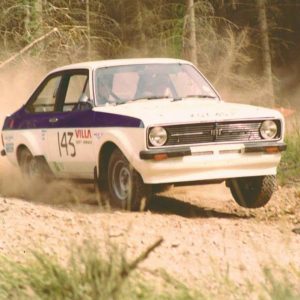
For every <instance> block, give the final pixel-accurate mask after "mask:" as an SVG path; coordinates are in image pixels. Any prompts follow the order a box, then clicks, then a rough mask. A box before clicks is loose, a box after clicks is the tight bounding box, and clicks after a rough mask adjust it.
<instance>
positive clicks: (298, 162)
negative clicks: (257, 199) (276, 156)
mask: <svg viewBox="0 0 300 300" xmlns="http://www.w3.org/2000/svg"><path fill="white" fill-rule="evenodd" d="M285 142H286V144H287V150H286V151H285V152H283V153H282V158H281V162H280V164H279V167H278V180H279V183H280V184H281V185H285V184H291V183H299V182H300V132H298V131H294V132H293V133H289V134H288V135H287V136H286V139H285Z"/></svg>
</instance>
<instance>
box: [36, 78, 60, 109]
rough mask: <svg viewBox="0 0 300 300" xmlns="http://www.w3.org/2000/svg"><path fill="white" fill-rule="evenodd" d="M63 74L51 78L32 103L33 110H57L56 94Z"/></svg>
mask: <svg viewBox="0 0 300 300" xmlns="http://www.w3.org/2000/svg"><path fill="white" fill-rule="evenodd" d="M61 78H62V76H61V75H59V76H55V77H52V78H50V79H49V80H48V81H47V82H46V84H45V85H44V87H43V88H42V90H41V91H40V92H39V94H38V95H37V96H36V99H35V100H34V102H33V103H32V104H31V110H32V112H35V113H37V112H53V111H54V110H55V103H56V96H57V91H58V87H59V84H60V81H61Z"/></svg>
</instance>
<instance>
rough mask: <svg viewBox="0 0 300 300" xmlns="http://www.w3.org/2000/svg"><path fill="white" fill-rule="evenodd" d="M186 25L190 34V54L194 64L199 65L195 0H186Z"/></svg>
mask: <svg viewBox="0 0 300 300" xmlns="http://www.w3.org/2000/svg"><path fill="white" fill-rule="evenodd" d="M186 7H187V10H186V25H187V33H188V34H187V35H188V43H187V47H188V49H187V50H188V51H187V52H188V56H189V59H190V60H191V61H192V63H193V64H195V65H197V63H198V60H197V39H196V19H195V5H194V0H186Z"/></svg>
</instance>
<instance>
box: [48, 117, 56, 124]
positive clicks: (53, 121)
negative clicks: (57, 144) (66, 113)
mask: <svg viewBox="0 0 300 300" xmlns="http://www.w3.org/2000/svg"><path fill="white" fill-rule="evenodd" d="M57 121H58V118H55V117H54V118H50V119H49V123H56V122H57Z"/></svg>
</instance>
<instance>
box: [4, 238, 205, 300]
mask: <svg viewBox="0 0 300 300" xmlns="http://www.w3.org/2000/svg"><path fill="white" fill-rule="evenodd" d="M160 242H161V241H160V240H159V241H158V242H157V243H155V244H154V245H152V246H151V247H149V248H148V249H146V251H145V252H143V253H142V254H141V255H140V256H138V257H137V258H136V259H135V260H133V261H132V262H128V261H127V260H126V258H125V257H124V255H123V254H122V253H120V251H119V250H118V249H117V248H116V247H114V246H112V245H109V247H108V248H109V251H107V253H106V255H103V254H101V253H100V251H99V248H98V247H97V246H96V245H94V244H93V243H88V244H87V245H86V246H83V247H76V248H75V249H76V250H74V251H72V254H71V257H70V260H69V261H68V262H67V263H65V262H62V261H59V259H58V257H57V256H49V255H47V254H46V253H44V252H33V259H32V260H31V261H26V262H24V263H20V262H14V261H12V260H8V259H5V258H3V257H2V258H1V259H0V299H1V300H2V299H64V300H65V299H72V300H76V299H78V300H82V299H105V300H107V299H122V300H123V299H124V300H126V299H128V300H129V299H130V300H134V299H195V297H196V299H202V296H201V295H200V294H198V295H195V294H192V293H191V292H190V291H189V289H188V288H187V287H186V286H185V285H183V284H180V285H179V284H177V283H176V282H175V280H174V281H173V282H172V281H170V280H169V281H168V282H167V281H164V282H165V283H166V284H167V285H171V286H172V288H171V289H170V288H164V290H163V291H162V292H159V291H158V290H157V289H155V288H153V286H152V284H151V283H149V281H148V280H147V279H146V278H142V277H141V276H140V275H139V273H138V272H137V271H136V268H137V266H138V264H139V263H140V262H142V261H143V260H144V259H146V258H147V256H148V255H149V253H150V252H152V251H153V250H154V249H155V248H156V247H157V246H158V245H159V244H160ZM161 280H162V278H161Z"/></svg>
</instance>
